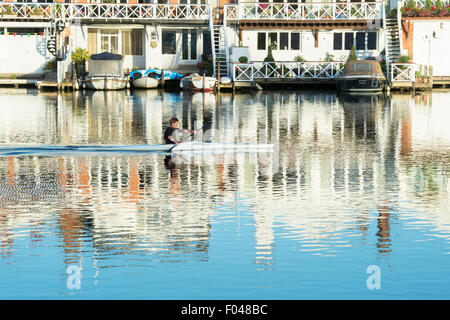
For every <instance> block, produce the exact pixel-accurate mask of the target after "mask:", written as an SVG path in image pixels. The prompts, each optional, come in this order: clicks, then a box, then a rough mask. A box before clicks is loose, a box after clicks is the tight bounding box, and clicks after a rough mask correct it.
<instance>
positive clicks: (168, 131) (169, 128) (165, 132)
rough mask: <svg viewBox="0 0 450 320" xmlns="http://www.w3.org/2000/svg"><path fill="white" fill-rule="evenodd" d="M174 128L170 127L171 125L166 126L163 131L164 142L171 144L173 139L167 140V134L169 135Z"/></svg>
mask: <svg viewBox="0 0 450 320" xmlns="http://www.w3.org/2000/svg"><path fill="white" fill-rule="evenodd" d="M175 130H176V129H175V128H172V127H167V128H166V131H164V143H165V144H173V141H170V140H169V136H171V135H172V134H173V132H174V131H175ZM172 139H173V137H172Z"/></svg>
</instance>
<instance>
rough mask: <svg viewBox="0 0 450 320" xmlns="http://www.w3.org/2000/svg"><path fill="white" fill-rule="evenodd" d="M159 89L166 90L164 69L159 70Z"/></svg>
mask: <svg viewBox="0 0 450 320" xmlns="http://www.w3.org/2000/svg"><path fill="white" fill-rule="evenodd" d="M161 89H166V86H165V81H164V69H161Z"/></svg>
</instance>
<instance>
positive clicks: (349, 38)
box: [344, 32, 353, 50]
mask: <svg viewBox="0 0 450 320" xmlns="http://www.w3.org/2000/svg"><path fill="white" fill-rule="evenodd" d="M352 46H353V32H346V33H345V46H344V49H345V50H351V49H352Z"/></svg>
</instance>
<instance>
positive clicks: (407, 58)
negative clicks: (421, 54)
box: [397, 56, 411, 63]
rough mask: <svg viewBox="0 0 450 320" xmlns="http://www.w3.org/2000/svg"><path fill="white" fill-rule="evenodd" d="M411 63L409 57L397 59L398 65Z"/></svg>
mask: <svg viewBox="0 0 450 320" xmlns="http://www.w3.org/2000/svg"><path fill="white" fill-rule="evenodd" d="M410 61H411V57H410V56H400V57H398V59H397V62H398V63H408V62H410Z"/></svg>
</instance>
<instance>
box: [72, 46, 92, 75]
mask: <svg viewBox="0 0 450 320" xmlns="http://www.w3.org/2000/svg"><path fill="white" fill-rule="evenodd" d="M87 60H89V53H88V51H87V50H86V49H83V48H80V47H78V48H76V49H75V51H74V52H73V53H72V63H73V64H74V65H75V71H76V74H77V78H83V77H84V75H85V73H86V61H87Z"/></svg>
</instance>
